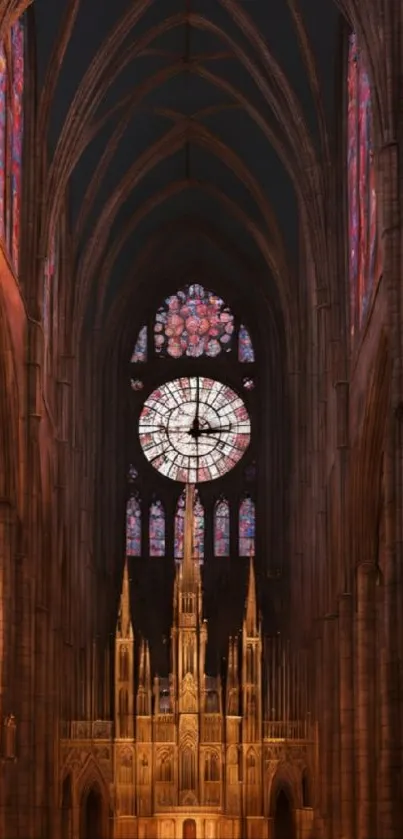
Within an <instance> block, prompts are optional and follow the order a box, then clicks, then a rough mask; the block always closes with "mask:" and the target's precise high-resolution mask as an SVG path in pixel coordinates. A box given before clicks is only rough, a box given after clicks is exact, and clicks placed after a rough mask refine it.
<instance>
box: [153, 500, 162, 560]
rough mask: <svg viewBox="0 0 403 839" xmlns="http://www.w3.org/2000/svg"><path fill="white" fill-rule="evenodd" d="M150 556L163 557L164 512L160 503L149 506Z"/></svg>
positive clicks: (155, 502) (156, 502)
mask: <svg viewBox="0 0 403 839" xmlns="http://www.w3.org/2000/svg"><path fill="white" fill-rule="evenodd" d="M149 533H150V556H165V512H164V507H163V505H162V503H161V501H153V503H152V504H151V506H150V530H149Z"/></svg>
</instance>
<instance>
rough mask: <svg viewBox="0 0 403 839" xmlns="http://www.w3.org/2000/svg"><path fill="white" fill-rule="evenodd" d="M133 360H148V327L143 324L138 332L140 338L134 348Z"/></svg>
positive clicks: (136, 361)
mask: <svg viewBox="0 0 403 839" xmlns="http://www.w3.org/2000/svg"><path fill="white" fill-rule="evenodd" d="M131 360H132V362H135V363H138V362H144V361H147V327H146V326H143V327H142V329H140V332H139V334H138V338H137V341H136V346H135V348H134V350H133V355H132V358H131Z"/></svg>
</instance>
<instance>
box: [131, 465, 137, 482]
mask: <svg viewBox="0 0 403 839" xmlns="http://www.w3.org/2000/svg"><path fill="white" fill-rule="evenodd" d="M138 476H139V473H138V471H137V469H136V467H135V466H133V465H131V466H129V474H128V479H129V481H130V483H133V482H134V481H136V480H137V478H138Z"/></svg>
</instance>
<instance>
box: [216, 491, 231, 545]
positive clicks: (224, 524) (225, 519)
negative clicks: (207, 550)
mask: <svg viewBox="0 0 403 839" xmlns="http://www.w3.org/2000/svg"><path fill="white" fill-rule="evenodd" d="M214 554H215V556H229V504H228V501H226V500H225V499H222V500H221V501H217V503H216V505H215V509H214Z"/></svg>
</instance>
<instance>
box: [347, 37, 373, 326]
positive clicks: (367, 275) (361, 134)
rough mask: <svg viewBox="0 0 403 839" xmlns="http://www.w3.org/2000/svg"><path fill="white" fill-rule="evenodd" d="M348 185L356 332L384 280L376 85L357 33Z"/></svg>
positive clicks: (352, 50) (350, 82)
mask: <svg viewBox="0 0 403 839" xmlns="http://www.w3.org/2000/svg"><path fill="white" fill-rule="evenodd" d="M347 87H348V121H347V172H348V178H347V185H348V210H349V274H350V311H351V332H352V334H354V332H355V331H356V330H357V329H359V328H360V326H361V325H362V322H363V320H364V318H365V315H366V313H367V311H368V305H369V303H370V300H371V295H372V291H373V288H374V282H375V280H376V279H377V277H378V276H379V273H380V265H379V250H378V235H377V201H376V189H375V165H374V152H373V142H374V140H373V135H374V131H373V116H372V100H371V85H370V80H369V76H368V72H367V68H366V66H365V60H364V55H363V53H362V52H361V50H360V49H359V47H358V43H357V37H356V35H355V34H352V35H351V36H350V41H349V55H348V77H347Z"/></svg>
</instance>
